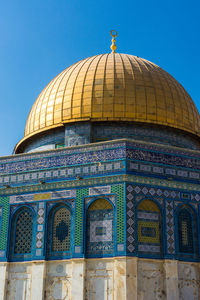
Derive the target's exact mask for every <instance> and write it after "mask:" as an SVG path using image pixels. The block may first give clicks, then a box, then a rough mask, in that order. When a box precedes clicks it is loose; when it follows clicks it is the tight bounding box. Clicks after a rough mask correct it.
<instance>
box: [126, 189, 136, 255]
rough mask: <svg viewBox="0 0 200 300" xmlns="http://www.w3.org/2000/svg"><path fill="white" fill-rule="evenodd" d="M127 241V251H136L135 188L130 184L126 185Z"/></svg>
mask: <svg viewBox="0 0 200 300" xmlns="http://www.w3.org/2000/svg"><path fill="white" fill-rule="evenodd" d="M126 243H127V252H128V253H134V251H135V208H134V189H133V186H132V185H130V184H128V185H127V187H126Z"/></svg>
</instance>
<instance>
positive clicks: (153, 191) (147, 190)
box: [134, 186, 180, 199]
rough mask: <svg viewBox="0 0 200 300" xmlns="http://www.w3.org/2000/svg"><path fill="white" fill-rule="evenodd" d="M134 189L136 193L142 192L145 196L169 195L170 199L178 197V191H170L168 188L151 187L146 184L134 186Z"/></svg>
mask: <svg viewBox="0 0 200 300" xmlns="http://www.w3.org/2000/svg"><path fill="white" fill-rule="evenodd" d="M134 191H135V193H136V194H139V193H142V194H143V195H145V196H151V197H156V196H159V197H161V196H162V197H163V196H164V197H169V198H172V199H176V198H178V199H180V192H178V191H170V190H163V189H160V188H153V187H147V186H144V187H142V186H135V187H134Z"/></svg>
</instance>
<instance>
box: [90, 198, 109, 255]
mask: <svg viewBox="0 0 200 300" xmlns="http://www.w3.org/2000/svg"><path fill="white" fill-rule="evenodd" d="M113 253H114V208H113V205H112V204H111V203H110V202H109V201H108V200H106V199H97V200H95V201H94V202H92V203H91V204H90V206H89V207H88V210H87V219H86V256H89V257H92V256H93V257H103V256H111V255H113Z"/></svg>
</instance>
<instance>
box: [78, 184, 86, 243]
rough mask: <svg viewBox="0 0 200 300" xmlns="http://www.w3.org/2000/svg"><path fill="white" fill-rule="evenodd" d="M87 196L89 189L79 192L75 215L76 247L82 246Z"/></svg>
mask: <svg viewBox="0 0 200 300" xmlns="http://www.w3.org/2000/svg"><path fill="white" fill-rule="evenodd" d="M87 196H88V188H82V189H78V190H77V194H76V215H75V246H81V245H82V232H83V204H84V197H87Z"/></svg>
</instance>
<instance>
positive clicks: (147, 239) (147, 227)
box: [137, 200, 162, 255]
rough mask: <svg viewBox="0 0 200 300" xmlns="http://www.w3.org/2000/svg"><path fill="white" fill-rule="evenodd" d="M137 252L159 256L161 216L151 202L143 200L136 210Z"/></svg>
mask: <svg viewBox="0 0 200 300" xmlns="http://www.w3.org/2000/svg"><path fill="white" fill-rule="evenodd" d="M137 221H138V224H137V233H138V234H137V236H138V252H140V253H142V254H146V255H148V254H149V253H150V254H155V255H160V254H161V241H162V235H161V214H160V210H159V208H158V206H157V205H156V204H155V203H154V202H153V201H151V200H143V201H142V202H141V203H140V204H139V206H138V209H137Z"/></svg>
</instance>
